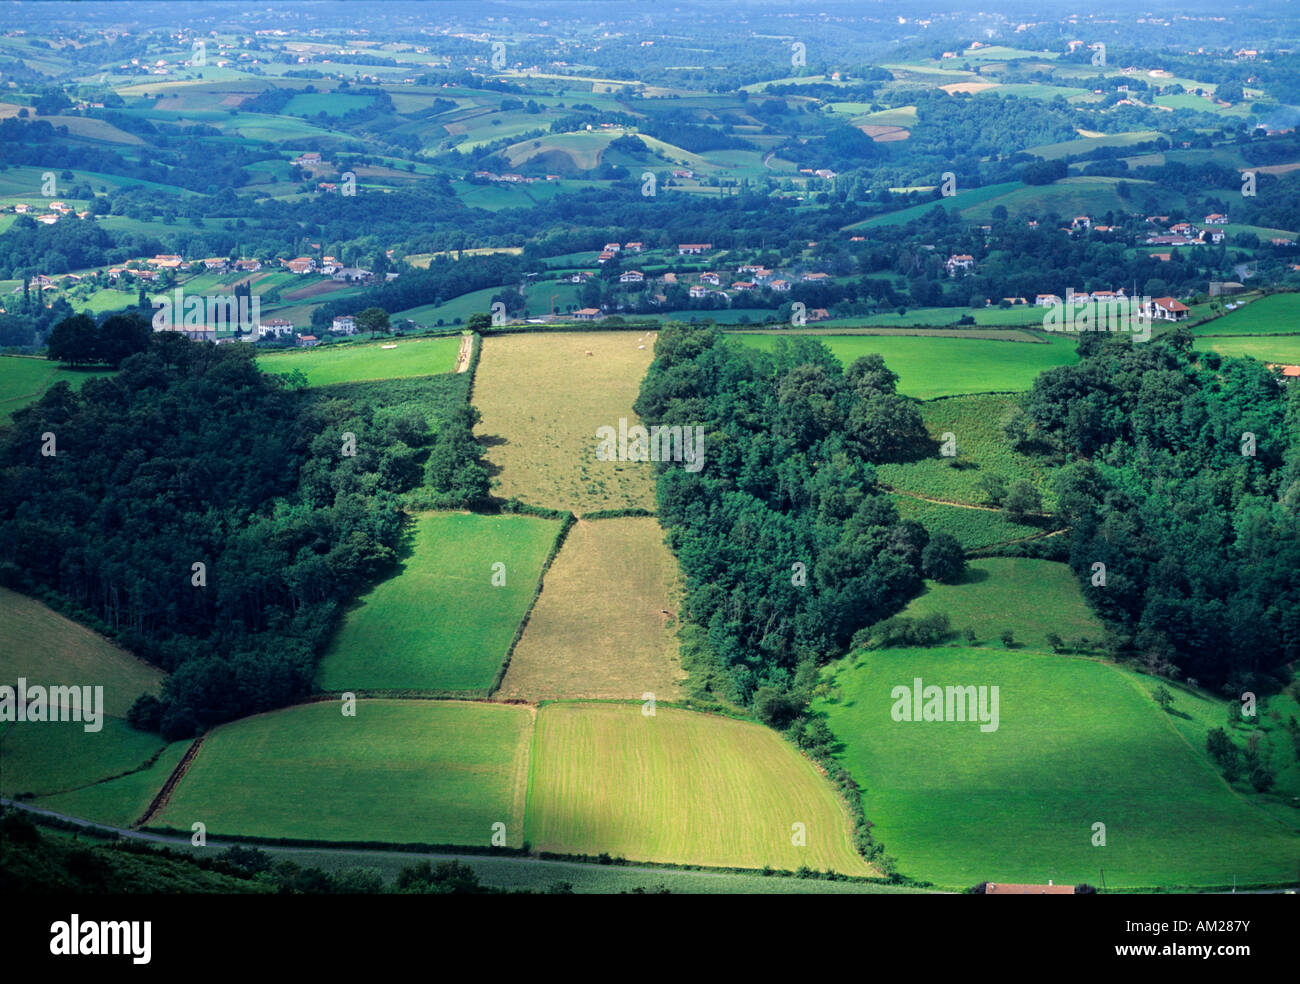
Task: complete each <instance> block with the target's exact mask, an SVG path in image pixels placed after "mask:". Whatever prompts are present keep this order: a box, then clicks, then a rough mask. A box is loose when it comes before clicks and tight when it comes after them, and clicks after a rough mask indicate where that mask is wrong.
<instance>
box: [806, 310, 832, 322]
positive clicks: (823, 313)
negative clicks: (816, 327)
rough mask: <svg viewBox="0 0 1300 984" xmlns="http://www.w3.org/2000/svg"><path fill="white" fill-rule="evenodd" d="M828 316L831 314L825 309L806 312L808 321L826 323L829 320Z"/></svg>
mask: <svg viewBox="0 0 1300 984" xmlns="http://www.w3.org/2000/svg"><path fill="white" fill-rule="evenodd" d="M830 316H831V313H830V312H829V311H827V310H826V309H825V308H813V309H812V310H811V311H809V312H808V320H809V321H827V320H829V319H830Z"/></svg>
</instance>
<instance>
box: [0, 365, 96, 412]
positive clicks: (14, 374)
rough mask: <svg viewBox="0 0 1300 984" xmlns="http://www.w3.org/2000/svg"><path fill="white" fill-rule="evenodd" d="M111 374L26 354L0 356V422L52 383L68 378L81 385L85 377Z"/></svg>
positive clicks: (70, 383) (76, 387)
mask: <svg viewBox="0 0 1300 984" xmlns="http://www.w3.org/2000/svg"><path fill="white" fill-rule="evenodd" d="M109 375H112V373H111V372H109V371H108V370H106V369H105V370H96V369H67V368H64V367H63V366H60V365H59V364H58V363H57V362H51V361H50V360H49V359H33V358H28V357H26V356H17V355H2V356H0V423H4V422H6V421H8V420H9V418H10V417H11V416H12V415H13V412H14V411H15V410H21V409H22V408H23V407H25V406H27V405H28V404H29V403H34V402H35V401H37V400H39V399H40V398H41V397H42V396H43V395H44V393H45V391H46V390H47V389H49V388H50V387H51V386H53V385H54V384H55V383H59V382H67V383H68V384H69V385H71V386H72V388H73V389H80V388H81V386H82V384H83V383H85V382H86V380H88V379H98V378H100V377H102V376H109Z"/></svg>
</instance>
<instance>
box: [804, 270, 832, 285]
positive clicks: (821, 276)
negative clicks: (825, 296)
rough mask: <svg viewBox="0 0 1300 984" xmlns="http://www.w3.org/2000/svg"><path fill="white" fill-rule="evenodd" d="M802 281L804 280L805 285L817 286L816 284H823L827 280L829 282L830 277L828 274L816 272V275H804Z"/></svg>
mask: <svg viewBox="0 0 1300 984" xmlns="http://www.w3.org/2000/svg"><path fill="white" fill-rule="evenodd" d="M803 279H804V281H805V282H806V283H814V284H818V283H823V282H825V281H827V280H830V279H831V275H830V274H829V273H820V272H817V273H805V274H804V275H803Z"/></svg>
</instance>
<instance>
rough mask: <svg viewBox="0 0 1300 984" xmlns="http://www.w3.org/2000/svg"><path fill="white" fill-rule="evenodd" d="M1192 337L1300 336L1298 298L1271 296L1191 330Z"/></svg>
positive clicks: (1298, 296)
mask: <svg viewBox="0 0 1300 984" xmlns="http://www.w3.org/2000/svg"><path fill="white" fill-rule="evenodd" d="M1192 334H1194V335H1300V294H1270V295H1269V296H1268V297H1261V298H1260V299H1259V300H1257V301H1253V302H1252V303H1250V304H1247V305H1246V306H1245V307H1240V308H1237V310H1235V311H1229V312H1228V313H1227V314H1225V315H1224V316H1223V317H1222V318H1215V319H1214V320H1213V321H1207V322H1205V324H1202V325H1197V326H1196V327H1195V328H1193V329H1192Z"/></svg>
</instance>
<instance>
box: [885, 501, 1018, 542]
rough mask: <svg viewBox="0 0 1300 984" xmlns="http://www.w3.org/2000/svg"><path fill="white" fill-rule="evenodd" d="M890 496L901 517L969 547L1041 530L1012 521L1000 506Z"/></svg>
mask: <svg viewBox="0 0 1300 984" xmlns="http://www.w3.org/2000/svg"><path fill="white" fill-rule="evenodd" d="M890 498H891V499H893V500H894V505H895V506H896V507H897V509H898V515H899V516H900V517H901V518H902V519H914V520H916V521H917V522H918V523H920V524H921V525H922V526H924V527H925V528H926V529H927V530H929V531H930V532H931V533H947V534H948V535H949V536H952V537H955V538H956V539H957V542H958V543H960V544H961V545H962V546H963V547H965V548H966V549H967V550H968V551H970V550H984V549H987V548H988V547H991V546H993V545H994V544H998V543H1007V542H1009V541H1011V540H1023V539H1025V538H1027V537H1031V536H1038V535H1041V534H1042V533H1043V532H1044V528H1043V527H1042V526H1040V525H1031V524H1029V523H1013V522H1012V521H1011V520H1009V519H1007V517H1006V515H1005V514H1004V513H1003V512H1002V510H1000V509H972V508H970V507H968V506H950V505H947V504H945V503H942V502H929V501H927V500H925V499H917V498H915V497H913V496H909V495H891V496H890Z"/></svg>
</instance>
